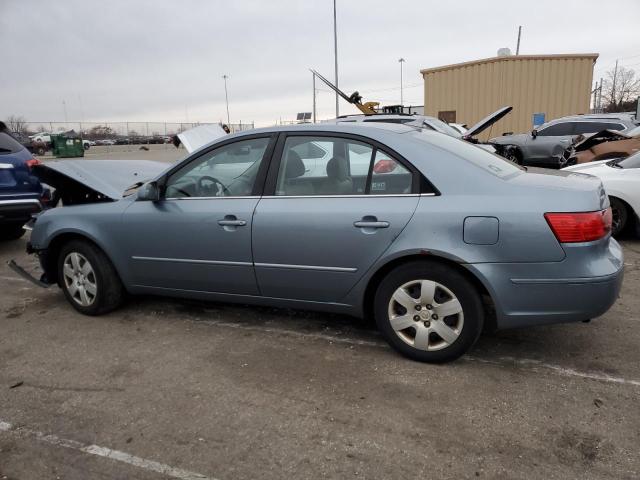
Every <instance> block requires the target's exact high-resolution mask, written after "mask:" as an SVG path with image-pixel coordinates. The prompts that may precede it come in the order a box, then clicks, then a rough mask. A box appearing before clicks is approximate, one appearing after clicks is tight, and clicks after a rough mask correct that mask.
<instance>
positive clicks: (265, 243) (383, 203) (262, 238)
mask: <svg viewBox="0 0 640 480" xmlns="http://www.w3.org/2000/svg"><path fill="white" fill-rule="evenodd" d="M304 144H316V145H319V146H321V147H322V148H323V149H324V150H326V151H330V152H332V157H331V158H330V159H328V161H327V162H326V163H325V164H324V165H323V168H322V169H320V168H319V167H318V166H316V169H315V170H314V171H313V172H307V171H306V170H305V168H304V165H305V159H304V158H301V157H300V155H299V154H297V153H296V152H300V151H304V148H301V145H304ZM387 152H388V150H386V148H385V147H384V146H382V145H379V144H375V143H374V142H369V141H367V140H363V139H362V138H361V137H354V136H346V135H345V136H338V135H336V134H331V135H324V134H309V133H305V134H289V135H287V136H286V137H285V136H284V135H283V136H281V138H280V140H279V141H278V146H277V147H276V153H274V161H273V162H272V163H271V166H270V169H269V175H268V179H267V185H266V187H265V195H264V196H263V197H262V199H261V200H260V202H259V204H258V206H257V208H256V212H255V215H254V222H253V249H254V250H253V253H254V262H255V271H256V277H257V279H258V285H259V288H260V292H261V294H262V295H264V296H269V297H276V298H287V299H295V300H307V301H316V302H340V300H341V299H342V298H343V297H344V296H345V295H346V294H347V293H348V292H349V290H350V289H351V288H352V287H353V286H354V285H355V283H356V282H357V281H358V279H360V278H361V277H362V275H363V274H364V273H365V272H366V271H367V269H368V268H369V267H371V265H372V264H373V263H374V262H375V261H376V259H377V258H378V257H380V255H382V253H383V252H384V251H385V250H386V249H387V248H388V247H389V246H390V245H391V243H392V242H393V241H394V240H395V238H396V237H397V236H398V235H399V234H400V232H401V231H402V229H403V228H404V227H405V226H406V224H407V222H408V221H409V219H410V218H411V216H412V214H413V212H414V210H415V208H416V206H417V204H418V199H419V194H418V193H417V192H418V190H417V188H418V185H419V183H418V182H419V177H418V173H417V172H416V171H415V169H414V168H413V167H412V166H410V165H409V164H407V163H404V162H403V161H401V160H400V159H399V158H398V157H396V156H394V155H392V154H389V153H387ZM374 165H381V166H382V167H377V168H374ZM376 170H377V171H376Z"/></svg>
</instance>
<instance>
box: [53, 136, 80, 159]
mask: <svg viewBox="0 0 640 480" xmlns="http://www.w3.org/2000/svg"><path fill="white" fill-rule="evenodd" d="M51 150H52V152H53V154H54V155H55V156H56V157H84V146H83V145H82V138H81V137H80V135H78V134H77V133H76V132H74V131H73V130H71V131H69V132H65V133H57V134H54V135H51Z"/></svg>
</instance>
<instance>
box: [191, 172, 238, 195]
mask: <svg viewBox="0 0 640 480" xmlns="http://www.w3.org/2000/svg"><path fill="white" fill-rule="evenodd" d="M205 181H209V182H212V183H214V184H216V185H220V187H222V193H223V195H222V196H228V195H231V192H229V189H228V188H227V187H225V186H224V183H222V182H221V181H220V180H218V179H217V178H215V177H211V176H209V175H203V176H202V177H200V178H198V183H197V185H196V187H197V189H198V195H199V196H203V197H206V196H207V195H206V193H208V192H207V190H208V188H207V187H205V185H204V182H205ZM218 191H220V190H218ZM203 194H204V195H203Z"/></svg>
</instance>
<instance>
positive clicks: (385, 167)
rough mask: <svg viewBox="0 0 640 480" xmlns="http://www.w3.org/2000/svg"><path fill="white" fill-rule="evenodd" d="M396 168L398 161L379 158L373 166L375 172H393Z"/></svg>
mask: <svg viewBox="0 0 640 480" xmlns="http://www.w3.org/2000/svg"><path fill="white" fill-rule="evenodd" d="M395 169H396V162H395V161H393V160H388V159H383V160H378V161H377V162H376V164H375V165H374V166H373V173H391V172H393V171H394V170H395Z"/></svg>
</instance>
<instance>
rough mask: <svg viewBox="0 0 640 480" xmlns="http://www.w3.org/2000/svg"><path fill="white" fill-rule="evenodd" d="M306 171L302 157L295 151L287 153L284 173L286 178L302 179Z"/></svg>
mask: <svg viewBox="0 0 640 480" xmlns="http://www.w3.org/2000/svg"><path fill="white" fill-rule="evenodd" d="M304 171H305V168H304V163H303V162H302V159H301V158H300V155H298V154H297V153H296V152H294V151H293V150H289V152H288V153H287V166H286V170H285V171H284V178H285V179H287V180H288V179H290V178H298V177H301V176H302V175H304Z"/></svg>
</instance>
